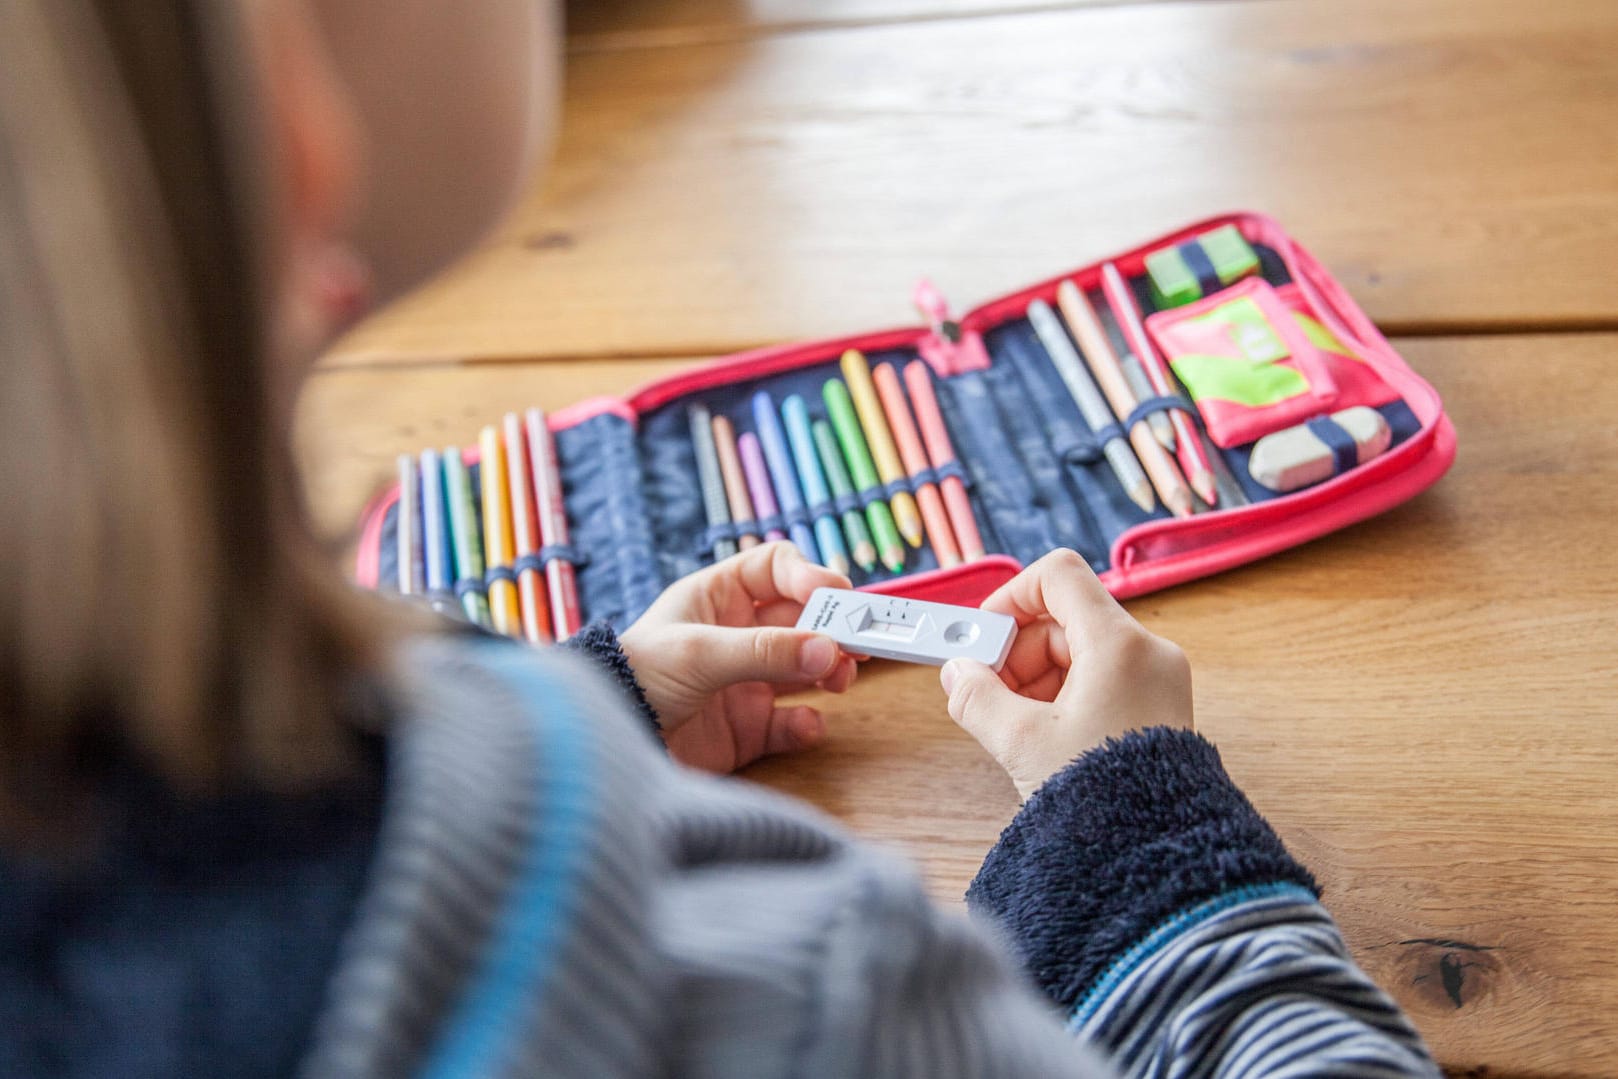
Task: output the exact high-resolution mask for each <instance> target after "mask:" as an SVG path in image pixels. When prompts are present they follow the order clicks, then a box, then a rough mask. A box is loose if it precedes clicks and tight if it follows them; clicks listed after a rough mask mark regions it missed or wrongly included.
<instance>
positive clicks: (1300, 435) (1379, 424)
mask: <svg viewBox="0 0 1618 1079" xmlns="http://www.w3.org/2000/svg"><path fill="white" fill-rule="evenodd" d="M1392 442H1393V431H1392V429H1391V428H1389V427H1388V421H1387V420H1386V419H1385V418H1384V417H1383V415H1382V413H1380V412H1378V411H1377V410H1376V409H1374V408H1369V407H1367V406H1365V405H1356V406H1355V407H1353V408H1345V409H1343V410H1342V411H1341V412H1334V413H1332V414H1331V415H1330V416H1329V417H1328V416H1317V417H1316V418H1315V419H1312V420H1309V421H1308V422H1307V423H1300V424H1298V425H1297V426H1296V427H1288V428H1286V429H1285V430H1282V431H1276V432H1275V433H1273V434H1268V435H1265V436H1264V437H1263V438H1261V439H1259V440H1258V441H1257V442H1255V443H1254V444H1253V454H1252V456H1251V457H1250V458H1248V462H1247V471H1248V472H1250V473H1251V474H1252V476H1253V479H1254V480H1255V481H1257V482H1258V483H1260V484H1262V485H1264V486H1265V487H1268V488H1269V489H1270V490H1272V491H1283V492H1284V491H1296V490H1298V489H1299V488H1300V487H1308V486H1309V485H1310V484H1312V483H1319V482H1320V481H1322V480H1328V479H1331V477H1333V476H1335V475H1337V474H1338V473H1340V472H1347V471H1348V470H1349V469H1350V468H1353V467H1354V466H1355V465H1362V464H1364V463H1365V462H1366V461H1369V460H1371V459H1372V458H1374V457H1378V456H1380V455H1381V454H1383V453H1385V452H1386V451H1387V448H1388V446H1389V445H1390V444H1391V443H1392Z"/></svg>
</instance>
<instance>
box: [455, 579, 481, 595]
mask: <svg viewBox="0 0 1618 1079" xmlns="http://www.w3.org/2000/svg"><path fill="white" fill-rule="evenodd" d="M468 592H471V593H473V594H475V595H479V596H481V595H483V594H484V592H483V578H481V577H462V578H461V579H460V580H458V581H456V582H455V598H456V599H465V598H466V594H467V593H468Z"/></svg>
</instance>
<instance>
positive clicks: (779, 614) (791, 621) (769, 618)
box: [754, 599, 803, 626]
mask: <svg viewBox="0 0 1618 1079" xmlns="http://www.w3.org/2000/svg"><path fill="white" fill-rule="evenodd" d="M802 613H803V604H802V603H800V602H798V601H797V600H795V599H778V600H776V601H775V602H774V603H765V604H761V605H760V606H758V607H757V608H756V609H755V611H754V615H755V617H756V618H757V619H758V624H759V625H761V626H795V625H797V624H798V616H799V615H800V614H802Z"/></svg>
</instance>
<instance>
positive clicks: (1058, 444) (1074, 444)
mask: <svg viewBox="0 0 1618 1079" xmlns="http://www.w3.org/2000/svg"><path fill="white" fill-rule="evenodd" d="M1103 445H1105V443H1103V442H1101V441H1100V440H1099V439H1095V438H1089V437H1086V436H1085V435H1083V434H1080V433H1079V432H1077V431H1073V432H1071V433H1069V434H1068V437H1066V438H1064V439H1061V440H1060V441H1054V442H1052V444H1051V449H1052V450H1053V451H1054V452H1055V453H1056V456H1057V457H1059V458H1061V459H1062V461H1063V462H1065V463H1067V464H1070V465H1093V464H1095V463H1096V462H1097V461H1100V460H1101V457H1102V453H1101V447H1102V446H1103Z"/></svg>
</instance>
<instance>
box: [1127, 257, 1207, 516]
mask: <svg viewBox="0 0 1618 1079" xmlns="http://www.w3.org/2000/svg"><path fill="white" fill-rule="evenodd" d="M1101 292H1102V294H1103V295H1104V296H1106V298H1107V305H1108V306H1109V307H1111V308H1112V314H1113V317H1114V318H1116V319H1117V320H1118V328H1119V329H1121V330H1122V331H1123V334H1124V340H1126V341H1128V342H1129V347H1130V349H1131V350H1132V351H1133V352H1134V353H1135V355H1136V356H1138V357H1139V358H1140V362H1141V366H1142V367H1144V368H1145V369H1146V377H1147V378H1149V379H1151V380H1152V389H1154V390H1156V391H1157V392H1158V393H1160V394H1165V395H1167V394H1171V393H1173V392H1174V382H1173V379H1172V377H1171V376H1170V374H1169V370H1168V367H1167V365H1165V364H1164V362H1163V357H1162V355H1161V354H1159V353H1158V351H1157V347H1156V346H1155V345H1153V344H1152V339H1151V338H1150V337H1149V336H1148V335H1147V333H1146V324H1145V323H1144V322H1142V321H1141V317H1140V308H1138V307H1136V306H1135V294H1134V293H1133V292H1131V291H1130V290H1129V282H1127V281H1125V280H1124V275H1123V274H1121V273H1119V272H1118V267H1117V266H1115V265H1114V264H1112V263H1110V262H1109V263H1107V264H1105V265H1104V266H1102V267H1101ZM1122 418H1123V417H1121V416H1120V417H1119V419H1122ZM1169 420H1170V422H1171V423H1173V424H1174V441H1175V447H1174V455H1175V456H1176V457H1178V458H1179V460H1180V469H1181V470H1182V471H1183V472H1184V473H1185V478H1186V482H1187V483H1189V484H1191V489H1192V490H1194V491H1196V492H1197V494H1199V495H1201V496H1202V500H1203V501H1204V502H1206V503H1207V504H1208V505H1210V506H1215V505H1218V504H1219V490H1218V487H1217V486H1216V484H1215V482H1214V474H1213V469H1211V468H1209V467H1208V457H1207V455H1206V454H1204V453H1203V452H1202V440H1201V439H1200V438H1198V437H1197V431H1196V428H1195V427H1194V426H1193V425H1192V423H1191V417H1189V416H1187V415H1186V414H1185V413H1184V412H1181V411H1180V410H1179V409H1172V410H1170V412H1169Z"/></svg>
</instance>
